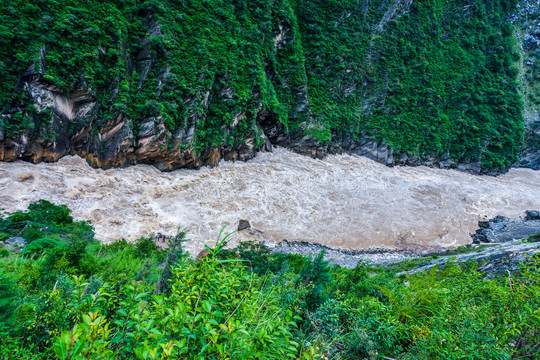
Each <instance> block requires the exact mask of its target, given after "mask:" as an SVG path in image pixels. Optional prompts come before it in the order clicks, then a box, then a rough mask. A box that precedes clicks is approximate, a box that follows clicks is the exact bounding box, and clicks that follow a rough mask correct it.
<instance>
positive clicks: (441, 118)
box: [0, 0, 538, 172]
mask: <svg viewBox="0 0 540 360" xmlns="http://www.w3.org/2000/svg"><path fill="white" fill-rule="evenodd" d="M525 2H526V1H525ZM521 3H524V1H522V2H521ZM516 9H518V10H516ZM519 9H521V8H518V7H516V2H515V1H514V0H496V1H481V0H468V1H465V0H458V1H450V0H432V1H422V2H419V1H413V0H393V1H388V0H373V1H368V0H343V1H330V2H329V1H322V0H309V1H302V2H296V1H289V0H276V1H270V0H257V1H250V2H249V3H248V2H246V1H234V2H233V1H222V0H191V1H185V2H177V1H169V0H149V1H139V2H134V1H128V0H124V1H115V2H103V1H99V2H98V1H87V2H85V3H84V4H81V3H79V2H75V1H73V2H71V1H67V2H66V1H64V2H61V3H59V2H57V1H55V0H41V1H39V2H36V3H33V4H28V3H27V2H25V1H22V0H15V1H11V2H9V3H8V2H4V3H2V4H0V10H1V14H2V15H0V16H1V20H2V21H1V22H0V33H2V34H3V35H5V36H1V37H0V58H1V59H2V60H0V69H1V72H0V108H1V111H0V160H4V161H10V160H14V159H17V158H22V159H26V160H30V161H34V162H38V161H55V160H57V159H58V158H59V157H61V156H63V155H66V154H79V155H81V156H83V157H85V158H86V159H87V160H88V161H89V162H90V164H92V165H93V166H99V167H104V168H107V167H113V166H125V165H128V164H135V163H148V164H153V165H156V166H157V167H158V168H160V169H163V170H170V169H175V168H180V167H200V166H201V165H214V164H216V163H217V162H218V161H219V160H220V159H222V158H225V159H231V160H234V159H239V160H246V159H249V158H252V157H253V156H255V154H256V152H257V151H259V150H270V149H271V144H279V145H283V146H287V147H290V148H292V149H294V150H296V151H298V152H301V153H304V154H309V155H312V156H317V157H321V156H324V154H326V153H333V152H351V153H357V154H360V155H366V156H369V157H371V158H373V159H375V160H377V161H379V162H382V163H385V164H388V165H394V164H410V165H419V164H427V165H431V166H439V167H458V168H460V169H462V170H468V171H472V172H488V171H491V170H493V169H504V168H507V167H508V166H510V165H511V164H513V163H515V162H516V161H517V160H518V154H519V152H520V151H521V148H522V143H523V141H522V138H523V131H524V123H523V111H524V105H523V103H522V101H521V98H522V97H523V96H529V94H530V93H531V90H530V89H535V86H537V85H535V84H537V79H536V78H535V77H534V76H535V75H534V74H536V71H537V70H535V69H536V67H534V66H535V65H534V66H533V73H532V74H533V75H531V73H530V72H526V71H520V68H521V67H519V66H518V65H519V64H520V55H519V53H518V52H517V51H516V49H517V48H518V46H517V42H516V40H515V39H516V38H517V39H518V41H521V42H522V43H523V41H525V38H524V37H525V35H524V33H523V34H522V32H520V31H521V30H519V29H521V28H519V29H518V30H519V31H517V32H514V29H513V27H512V26H511V25H510V21H512V22H513V23H515V24H517V22H516V21H515V20H516V19H517V20H521V19H525V18H526V17H527V19H529V18H528V17H530V16H529V15H530V14H529V12H527V15H524V13H523V12H520V11H519ZM512 15H513V16H514V18H511V16H512ZM512 19H513V20H512ZM527 21H529V20H527ZM531 21H533V20H531ZM518 27H519V26H518ZM533 35H534V34H533ZM533 35H531V36H533ZM520 36H521V38H520ZM534 36H535V35H534ZM527 39H529V38H527ZM529 40H530V39H529ZM529 40H526V41H529ZM523 49H525V50H526V51H525V50H523ZM531 51H532V50H529V48H528V47H526V48H523V47H522V53H523V54H525V55H526V56H527V59H528V58H529V57H530V56H532V55H531V54H533V52H531ZM525 55H524V56H525ZM533 55H534V54H533ZM520 74H521V75H520ZM518 76H520V78H519V79H523V77H524V76H529V78H530V80H527V81H528V82H527V84H528V86H529V87H528V88H526V89H525V90H523V89H522V91H521V93H520V92H518V88H519V87H518ZM531 76H532V77H531ZM529 78H527V79H529ZM525 93H526V95H525ZM534 96H536V95H534ZM529 97H530V96H529ZM530 99H531V101H528V102H526V103H525V113H526V114H530V113H531V109H532V111H533V113H534V109H537V108H538V106H537V105H538V104H537V103H536V102H534V101H533V100H534V98H532V97H531V98H530ZM527 116H528V115H527ZM532 123H534V121H532ZM531 126H532V125H531ZM526 156H528V157H529V158H530V159H531V161H528V162H527V161H525V162H522V163H521V164H522V165H524V166H532V165H531V164H534V163H535V161H536V162H537V159H538V156H537V154H536V152H534V151H532V152H529V153H527V155H526ZM523 158H525V156H524V157H523ZM535 159H536V160H535Z"/></svg>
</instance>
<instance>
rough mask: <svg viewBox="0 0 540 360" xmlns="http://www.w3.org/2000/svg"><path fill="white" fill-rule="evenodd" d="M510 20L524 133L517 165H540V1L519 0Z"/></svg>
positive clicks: (535, 167)
mask: <svg viewBox="0 0 540 360" xmlns="http://www.w3.org/2000/svg"><path fill="white" fill-rule="evenodd" d="M510 21H511V22H512V23H513V24H514V26H515V29H516V38H517V40H518V45H519V50H520V53H521V60H520V61H521V62H522V64H521V74H520V82H521V83H522V85H523V89H522V92H523V97H522V98H523V103H524V113H523V115H524V120H525V136H524V144H523V150H522V151H521V153H520V156H519V161H518V162H517V163H516V164H515V166H516V167H527V168H531V169H534V170H538V169H540V81H539V79H540V3H539V2H538V1H535V0H521V1H519V2H518V5H517V8H516V11H515V12H514V14H512V15H511V17H510Z"/></svg>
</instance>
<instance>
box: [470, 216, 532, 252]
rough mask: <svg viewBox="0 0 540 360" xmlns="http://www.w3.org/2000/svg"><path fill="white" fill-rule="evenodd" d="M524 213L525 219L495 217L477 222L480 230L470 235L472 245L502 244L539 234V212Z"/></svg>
mask: <svg viewBox="0 0 540 360" xmlns="http://www.w3.org/2000/svg"><path fill="white" fill-rule="evenodd" d="M525 213H526V216H525V217H519V218H517V219H510V218H506V217H504V216H497V217H494V218H493V219H489V220H487V221H479V222H478V226H479V227H480V228H479V229H478V230H476V233H475V234H474V235H472V238H473V243H475V244H483V243H504V242H508V241H512V240H520V239H525V238H527V237H529V236H531V235H535V234H537V233H540V211H537V210H527V211H526V212H525Z"/></svg>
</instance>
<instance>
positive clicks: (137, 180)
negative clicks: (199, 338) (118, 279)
mask: <svg viewBox="0 0 540 360" xmlns="http://www.w3.org/2000/svg"><path fill="white" fill-rule="evenodd" d="M539 184H540V172H535V171H533V170H530V169H511V170H510V171H509V172H508V173H506V174H504V175H501V176H498V177H490V176H475V175H470V174H466V173H462V172H458V171H454V170H440V169H431V168H427V167H394V168H389V167H386V166H384V165H382V164H379V163H376V162H374V161H371V160H369V159H367V158H364V157H359V156H350V155H332V156H328V157H326V158H325V159H324V160H317V159H311V158H308V157H305V156H301V155H298V154H294V153H292V152H290V151H288V150H285V149H281V148H277V149H275V151H274V152H273V153H260V154H258V156H257V157H256V158H255V159H254V160H251V161H249V162H246V163H244V162H235V163H233V162H221V163H220V164H219V166H217V167H215V168H203V169H200V170H177V171H173V172H169V173H163V172H160V171H159V170H157V169H156V168H154V167H152V166H146V165H137V166H132V167H128V168H125V169H111V170H101V169H93V168H91V167H90V166H88V165H87V163H86V162H85V161H84V160H83V159H81V158H79V157H71V156H68V157H64V158H62V159H61V160H60V161H58V162H57V163H40V164H36V165H34V164H30V163H26V162H22V161H18V162H14V163H5V162H0V208H3V209H4V210H7V211H14V210H23V209H25V208H26V207H27V206H28V204H29V203H30V202H32V201H36V200H38V199H46V200H49V201H52V202H54V203H57V204H66V205H67V206H69V207H70V208H71V209H72V210H73V214H74V216H75V218H77V219H79V220H91V221H92V223H93V224H94V226H95V229H96V237H97V238H100V239H102V240H105V241H110V240H115V239H120V238H126V239H129V240H133V239H136V238H138V237H140V236H146V235H149V234H150V233H152V232H153V233H157V232H161V233H164V234H174V233H175V232H176V229H177V228H178V227H179V226H181V227H183V228H188V229H189V230H190V238H191V239H192V241H191V242H190V244H189V245H188V248H189V249H190V250H191V251H192V252H196V251H198V250H200V249H202V248H203V245H204V244H213V243H214V242H215V240H216V237H217V234H218V233H219V230H220V229H221V227H222V226H223V225H224V224H226V223H227V222H229V223H230V225H229V226H228V227H227V228H226V231H227V230H228V231H233V230H234V229H235V227H236V224H237V223H238V220H239V219H247V220H249V221H250V222H251V224H252V226H253V227H254V228H256V229H258V230H260V231H261V233H260V234H261V235H259V237H262V238H264V239H266V240H269V241H276V242H278V241H281V240H282V239H288V240H303V241H310V242H319V243H322V244H325V245H328V246H332V247H342V248H353V249H362V248H364V249H365V248H374V247H379V248H389V249H411V248H412V249H422V248H438V247H452V246H457V245H461V244H467V243H470V241H471V238H470V235H469V234H470V233H471V232H474V230H475V229H476V228H477V222H478V221H479V220H481V219H483V218H484V217H488V218H489V217H493V216H496V215H503V216H508V217H517V216H521V215H523V213H524V210H526V209H540V186H539ZM250 237H253V236H252V235H250V234H249V232H247V231H243V232H242V233H241V234H238V235H235V236H234V239H235V240H236V241H238V240H245V239H247V238H250Z"/></svg>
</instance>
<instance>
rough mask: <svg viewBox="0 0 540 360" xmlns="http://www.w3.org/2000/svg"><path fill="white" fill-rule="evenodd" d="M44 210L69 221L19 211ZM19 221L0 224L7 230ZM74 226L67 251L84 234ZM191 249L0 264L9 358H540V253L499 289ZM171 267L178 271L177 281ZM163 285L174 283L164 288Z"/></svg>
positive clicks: (484, 283)
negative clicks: (192, 253) (193, 254)
mask: <svg viewBox="0 0 540 360" xmlns="http://www.w3.org/2000/svg"><path fill="white" fill-rule="evenodd" d="M43 207H45V208H46V212H47V214H49V215H51V216H50V217H48V220H46V223H47V224H49V225H52V224H54V221H61V219H65V218H66V217H68V216H69V211H67V212H66V208H65V207H56V206H54V205H52V204H50V203H46V202H40V203H37V204H33V205H32V208H33V210H30V211H28V212H26V213H22V212H19V213H16V214H18V216H20V215H21V214H25V216H27V217H28V218H33V217H34V216H36V215H37V213H38V212H40V211H41V212H42V211H43ZM59 214H64V215H66V216H60V217H59V216H57V215H59ZM53 215H54V216H53ZM13 216H14V214H12V215H9V216H6V217H4V218H3V220H2V221H3V223H2V224H3V225H2V226H4V228H5V226H6V223H7V224H8V226H7V227H8V228H9V224H10V220H9V219H11V218H12V217H13ZM72 224H77V223H72ZM79 224H80V223H79ZM84 225H85V226H88V224H84ZM8 230H9V229H8ZM65 231H68V230H67V228H64V231H60V232H59V233H57V235H59V238H58V239H57V240H58V241H57V242H64V243H69V242H70V241H72V240H73V239H74V237H77V235H73V234H71V235H70V234H69V233H67V232H65ZM185 240H186V239H185V233H184V232H180V233H179V235H178V236H177V237H176V238H175V239H174V241H173V244H174V246H172V247H171V249H170V250H163V251H160V250H157V249H156V248H155V247H153V246H152V245H151V244H152V241H151V240H149V239H141V240H139V241H137V242H136V243H135V244H130V243H127V242H125V241H119V242H115V243H112V244H110V245H103V244H99V243H96V242H94V241H92V240H90V241H89V240H87V239H81V241H85V243H86V246H84V247H77V248H76V249H75V250H73V251H71V253H70V251H68V250H67V248H66V247H65V246H66V245H64V246H62V245H58V244H57V242H51V243H52V245H51V247H48V248H43V249H42V251H41V252H34V253H33V255H32V256H30V257H28V256H25V255H23V254H24V252H23V253H19V254H17V253H14V252H13V251H10V252H9V255H8V257H6V258H2V259H0V319H2V320H1V321H0V335H1V336H0V358H2V359H15V358H16V359H203V358H204V359H285V358H291V359H322V358H328V359H383V358H385V357H386V358H387V357H391V358H394V359H518V358H519V359H529V360H532V359H537V358H538V356H540V282H539V281H540V258H539V257H536V258H531V259H530V261H529V262H528V263H526V265H523V267H522V269H521V271H520V272H515V273H512V274H511V275H510V276H509V277H507V276H506V274H503V276H502V277H500V278H496V279H493V280H488V279H485V278H484V274H482V273H480V272H477V271H476V266H477V265H475V264H468V265H466V266H458V265H456V264H449V265H447V266H445V268H444V269H435V268H434V269H432V270H430V271H428V272H424V273H422V274H420V275H415V276H405V275H401V276H398V275H396V271H395V270H392V269H385V268H372V267H369V266H367V265H366V264H364V263H362V262H360V263H359V264H358V265H357V266H356V268H354V269H345V268H339V267H330V266H329V264H328V263H327V262H326V261H324V260H323V254H322V253H321V254H319V255H318V256H316V257H315V258H311V257H302V256H299V255H288V254H279V253H270V252H269V251H268V249H267V248H265V247H263V246H261V245H258V244H252V243H244V244H242V245H240V247H238V248H237V249H235V250H226V249H224V248H223V247H224V245H225V244H226V242H225V240H226V238H224V239H222V240H218V243H217V244H216V247H215V248H214V249H210V251H209V254H208V256H206V257H204V258H201V259H199V260H197V261H194V260H191V259H189V257H187V256H186V254H185V253H184V252H182V250H181V249H182V248H181V244H182V243H183V242H184V241H185ZM37 241H40V240H39V239H36V240H33V241H32V242H30V245H32V244H34V243H36V242H37ZM52 246H54V247H52ZM58 248H60V249H61V250H60V251H61V252H62V253H63V254H64V257H63V258H65V259H66V261H68V260H67V259H69V258H72V257H73V256H74V255H75V254H76V255H78V256H79V257H80V259H79V261H78V262H75V263H72V264H71V267H66V266H60V267H59V268H57V269H56V270H57V271H56V272H53V273H45V272H43V271H41V270H42V269H44V267H46V266H48V265H47V258H48V257H49V256H51V254H54V253H55V251H58ZM55 249H56V250H55ZM69 254H71V255H69ZM69 261H70V260H69ZM63 263H65V262H63V261H57V264H63ZM160 263H165V264H172V266H171V267H170V272H169V275H164V274H165V272H163V270H162V266H158V264H160ZM164 278H165V281H167V282H168V284H169V286H168V287H167V288H166V289H163V288H162V289H161V290H159V286H158V284H159V283H160V282H161V281H163V279H164ZM160 279H161V280H160Z"/></svg>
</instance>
